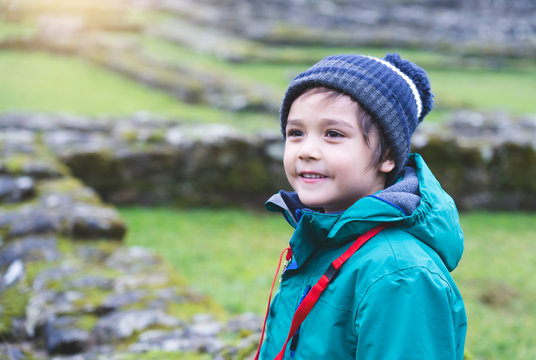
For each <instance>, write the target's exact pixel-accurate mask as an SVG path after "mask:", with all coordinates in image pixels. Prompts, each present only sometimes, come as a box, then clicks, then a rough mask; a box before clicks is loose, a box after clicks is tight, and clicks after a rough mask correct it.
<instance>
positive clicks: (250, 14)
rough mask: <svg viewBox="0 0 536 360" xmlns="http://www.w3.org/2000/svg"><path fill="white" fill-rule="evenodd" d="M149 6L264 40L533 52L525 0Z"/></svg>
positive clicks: (530, 6) (203, 0)
mask: <svg viewBox="0 0 536 360" xmlns="http://www.w3.org/2000/svg"><path fill="white" fill-rule="evenodd" d="M151 6H152V7H157V8H164V9H167V10H170V11H173V12H175V13H176V14H179V15H182V16H185V17H188V18H189V19H191V20H192V21H194V22H197V23H199V24H203V25H204V26H212V27H214V28H219V29H226V30H228V31H229V32H232V33H235V34H238V35H239V36H240V37H242V38H248V39H254V40H256V41H262V42H266V43H277V44H284V43H286V44H314V45H318V44H324V45H326V44H329V45H345V46H386V47H393V46H394V47H419V48H423V47H424V48H428V49H437V50H448V51H454V52H456V53H465V54H479V55H485V54H488V55H506V56H516V57H517V56H534V54H535V53H536V38H535V36H536V35H535V34H536V17H535V16H534V14H535V13H536V4H535V3H534V1H530V0H513V1H485V0H470V1H456V0H439V1H426V0H408V1H392V0H381V1H353V0H338V1H334V0H315V1H307V0H272V1H262V0H258V1H255V0H254V1H251V0H238V1H219V0H183V1H180V2H179V1H173V0H156V1H154V2H151Z"/></svg>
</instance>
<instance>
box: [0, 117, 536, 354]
mask: <svg viewBox="0 0 536 360" xmlns="http://www.w3.org/2000/svg"><path fill="white" fill-rule="evenodd" d="M275 127H276V126H274V128H275ZM283 145H284V144H283V141H282V139H281V136H280V134H279V132H278V131H277V130H273V131H271V132H269V133H257V134H252V133H244V132H241V131H239V130H237V129H231V128H229V127H227V126H224V125H207V124H205V125H199V124H189V123H180V122H177V121H172V120H166V119H158V118H156V117H155V116H152V115H150V114H146V113H139V114H136V115H134V116H131V117H128V118H116V119H106V118H89V117H82V116H73V115H59V114H58V115H46V114H21V113H11V114H9V113H8V114H3V115H2V116H0V151H1V154H2V155H1V160H0V359H6V360H7V359H10V360H11V359H44V358H47V357H53V358H54V359H58V360H59V359H73V354H77V355H76V356H75V357H74V358H76V359H84V360H85V359H118V360H120V359H132V358H136V356H137V355H136V354H140V353H143V352H146V351H164V352H165V351H171V352H178V353H182V354H184V353H187V352H190V353H192V352H193V353H197V354H204V353H208V354H210V356H212V357H213V358H215V359H231V358H232V359H243V358H249V357H250V356H251V354H252V352H254V349H255V347H256V345H257V342H258V339H259V331H260V325H261V323H262V319H261V318H259V316H257V315H253V314H243V315H239V316H236V317H233V318H228V316H222V315H221V310H219V308H218V307H217V305H215V304H214V303H213V302H212V301H211V300H210V299H208V298H206V297H204V296H203V295H202V294H199V293H196V292H195V291H194V290H192V289H191V288H189V287H188V286H187V285H185V284H184V283H183V281H181V280H180V279H179V278H178V276H176V275H174V273H173V271H172V270H171V269H170V267H169V266H168V264H166V263H165V262H164V261H163V260H162V259H161V258H159V257H158V256H156V255H155V254H154V253H153V252H152V251H151V250H149V249H144V248H138V247H126V246H124V245H123V244H122V243H121V241H120V240H121V239H122V238H123V236H124V234H125V232H126V227H125V224H124V222H123V220H122V219H121V218H120V216H119V215H118V213H117V211H116V210H115V209H114V207H113V206H112V205H110V203H112V204H143V205H158V204H167V205H179V206H191V205H195V206H199V205H202V206H212V207H214V206H222V207H223V206H247V207H255V208H259V207H262V204H263V202H264V200H266V199H267V198H268V197H269V196H270V195H271V194H272V193H273V192H275V191H277V190H279V189H281V188H288V185H287V183H286V180H285V176H284V172H283V169H282V165H281V159H282V154H283ZM413 149H414V150H416V151H418V152H419V153H421V154H422V155H423V156H424V158H425V160H426V161H427V163H428V165H429V166H430V167H431V169H432V171H433V172H434V173H435V174H436V176H437V177H438V178H439V180H440V182H441V184H442V186H444V188H445V189H446V190H447V191H448V192H449V193H451V195H453V197H454V199H455V201H456V203H457V205H458V206H459V207H460V208H461V209H463V210H469V209H500V210H535V209H536V183H535V182H534V179H535V178H536V117H534V116H519V117H513V116H512V115H506V114H502V113H476V112H468V111H464V112H457V113H454V114H453V116H452V118H451V119H450V121H448V122H447V123H445V124H434V123H430V124H426V123H425V124H423V125H422V126H421V128H420V130H419V131H418V132H417V133H416V134H415V135H414V138H413ZM103 200H104V201H103ZM177 236H178V238H179V239H180V234H178V235H177ZM129 356H134V357H129Z"/></svg>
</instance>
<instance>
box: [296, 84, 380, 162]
mask: <svg viewBox="0 0 536 360" xmlns="http://www.w3.org/2000/svg"><path fill="white" fill-rule="evenodd" d="M303 94H324V95H326V97H327V98H328V99H330V100H336V99H338V98H341V97H344V96H346V97H349V98H350V99H351V100H352V101H353V102H354V103H356V105H357V124H358V125H359V127H360V129H361V132H362V134H363V140H364V141H365V144H366V145H367V147H368V148H369V149H370V150H372V155H373V157H372V160H371V162H370V164H369V166H370V167H371V168H378V167H379V166H380V164H381V163H382V161H383V160H384V159H385V157H386V156H389V154H388V150H389V147H388V146H387V141H386V140H385V136H384V135H383V133H382V132H381V131H380V129H379V128H378V125H376V123H375V122H374V118H373V117H372V115H371V114H370V113H369V112H368V111H367V110H366V109H365V108H364V107H363V106H362V105H361V104H360V103H359V102H358V101H356V100H355V99H354V98H353V97H351V96H350V95H347V94H345V93H342V92H340V91H338V90H335V89H330V88H327V87H312V88H309V89H307V90H305V91H304V92H303V93H302V94H301V95H303ZM373 133H376V134H378V142H377V143H376V146H375V147H374V148H372V147H371V146H372V145H371V141H370V138H371V136H372V134H373Z"/></svg>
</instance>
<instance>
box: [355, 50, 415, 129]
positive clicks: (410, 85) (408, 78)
mask: <svg viewBox="0 0 536 360" xmlns="http://www.w3.org/2000/svg"><path fill="white" fill-rule="evenodd" d="M365 57H367V58H369V59H372V60H376V61H378V62H380V63H382V64H383V65H385V66H387V67H388V68H389V69H391V70H393V71H394V72H396V73H397V74H398V75H400V76H401V77H402V79H404V80H405V81H406V83H408V85H409V87H410V89H411V91H412V92H413V97H414V98H415V102H416V103H417V119H418V118H420V117H421V112H422V101H421V96H420V95H419V91H418V90H417V86H415V83H414V82H413V80H411V79H410V77H409V76H407V75H406V74H404V73H403V72H402V71H400V69H399V68H397V67H396V66H394V65H393V64H391V63H390V62H388V61H385V60H383V59H379V58H376V57H373V56H365Z"/></svg>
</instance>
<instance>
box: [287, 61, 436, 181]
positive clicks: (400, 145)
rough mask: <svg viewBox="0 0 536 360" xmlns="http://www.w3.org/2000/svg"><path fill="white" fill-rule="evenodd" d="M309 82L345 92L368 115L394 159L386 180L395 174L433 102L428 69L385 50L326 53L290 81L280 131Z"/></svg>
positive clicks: (405, 159) (308, 86) (407, 153)
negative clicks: (377, 53)
mask: <svg viewBox="0 0 536 360" xmlns="http://www.w3.org/2000/svg"><path fill="white" fill-rule="evenodd" d="M313 87H327V88H330V89H334V90H336V91H339V92H341V93H344V94H346V95H349V96H350V97H352V98H353V99H354V100H356V101H357V102H358V103H359V104H360V106H363V107H364V108H365V109H366V110H367V111H368V112H369V113H370V114H371V115H372V117H373V119H374V121H375V123H376V125H377V126H378V128H379V130H380V131H381V132H382V134H383V135H384V138H385V140H386V142H387V145H388V146H389V148H390V155H391V157H392V158H393V160H394V161H395V168H394V169H393V171H392V172H391V173H390V174H389V175H390V176H389V180H393V179H395V178H396V177H397V175H398V174H399V173H400V171H401V169H402V168H403V167H404V165H405V163H406V161H407V159H408V155H409V149H410V141H411V135H412V134H413V132H414V131H415V129H416V128H417V125H418V124H419V123H420V122H421V121H422V120H423V118H424V117H425V116H426V114H428V113H429V112H430V110H431V109H432V107H433V95H432V93H431V89H430V81H429V80H428V77H427V76H426V72H425V71H424V70H423V69H422V68H420V67H418V66H417V65H415V64H413V63H412V62H410V61H408V60H404V59H402V58H401V57H400V56H399V55H398V54H387V55H386V56H385V57H384V58H383V59H380V58H375V57H371V56H364V55H335V56H329V57H327V58H325V59H323V60H321V61H319V62H318V63H316V64H315V65H313V66H312V67H311V68H310V69H308V70H306V71H304V72H303V73H301V74H299V75H298V76H296V77H295V78H294V80H292V81H291V83H290V85H289V87H288V89H287V91H286V93H285V96H284V98H283V102H282V105H281V111H280V120H281V131H282V132H283V136H285V130H286V124H287V118H288V113H289V111H290V107H291V105H292V103H293V102H294V100H296V98H298V97H299V96H300V95H301V94H302V93H303V92H305V91H306V90H307V89H309V88H313Z"/></svg>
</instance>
